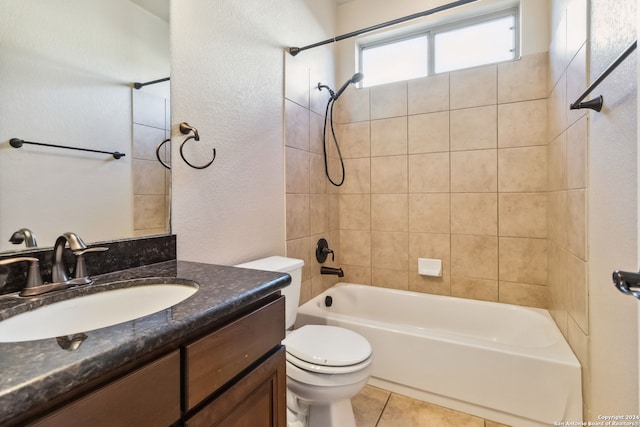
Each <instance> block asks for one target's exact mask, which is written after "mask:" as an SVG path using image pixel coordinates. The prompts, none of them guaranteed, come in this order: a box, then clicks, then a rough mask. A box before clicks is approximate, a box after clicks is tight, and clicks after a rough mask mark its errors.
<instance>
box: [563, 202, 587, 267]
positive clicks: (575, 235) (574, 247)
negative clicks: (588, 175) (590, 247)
mask: <svg viewBox="0 0 640 427" xmlns="http://www.w3.org/2000/svg"><path fill="white" fill-rule="evenodd" d="M567 209H568V214H569V216H568V218H567V220H568V221H567V222H568V224H567V225H568V228H567V249H569V252H571V253H572V254H574V255H575V256H577V257H578V258H580V259H583V260H586V259H587V192H586V190H571V191H568V192H567Z"/></svg>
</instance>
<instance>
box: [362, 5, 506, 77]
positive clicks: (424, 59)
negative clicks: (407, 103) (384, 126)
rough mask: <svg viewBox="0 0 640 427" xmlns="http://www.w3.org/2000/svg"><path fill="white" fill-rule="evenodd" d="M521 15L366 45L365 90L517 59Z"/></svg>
mask: <svg viewBox="0 0 640 427" xmlns="http://www.w3.org/2000/svg"><path fill="white" fill-rule="evenodd" d="M517 24H518V20H517V10H516V9H509V10H505V11H502V12H499V13H494V14H491V15H487V16H482V17H478V18H474V19H471V20H466V21H462V22H458V23H453V24H447V25H443V26H439V27H433V28H427V29H424V30H421V31H420V32H416V33H413V34H411V35H409V36H404V37H402V38H392V39H387V40H384V41H378V42H376V43H370V44H362V45H361V46H360V48H359V50H360V71H361V72H362V73H363V74H364V76H365V77H364V80H363V83H362V84H363V86H375V85H379V84H383V83H390V82H395V81H400V80H408V79H414V78H417V77H424V76H427V75H431V74H435V73H444V72H448V71H453V70H459V69H462V68H469V67H475V66H478V65H484V64H491V63H495V62H501V61H508V60H512V59H515V58H516V57H517V54H518V52H517V45H518V43H517V34H518V32H517Z"/></svg>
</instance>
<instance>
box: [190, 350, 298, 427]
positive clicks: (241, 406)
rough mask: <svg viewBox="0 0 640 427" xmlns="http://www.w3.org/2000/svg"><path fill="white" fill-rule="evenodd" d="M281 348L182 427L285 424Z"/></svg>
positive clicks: (283, 355)
mask: <svg viewBox="0 0 640 427" xmlns="http://www.w3.org/2000/svg"><path fill="white" fill-rule="evenodd" d="M285 369H286V367H285V349H284V346H281V347H280V349H279V350H277V351H276V352H275V353H274V354H273V355H271V356H270V357H269V358H268V359H266V360H265V361H264V362H262V363H261V364H260V365H259V366H257V367H256V368H255V369H254V370H252V371H251V372H250V373H249V374H247V375H246V376H244V377H242V379H240V380H239V381H238V382H237V383H235V384H233V386H231V388H230V389H228V390H227V391H225V392H224V393H223V394H222V395H221V396H220V397H218V398H216V399H215V400H214V401H212V402H210V403H209V404H207V405H206V406H205V407H203V408H202V409H201V410H200V411H199V412H198V413H197V414H195V415H194V416H193V417H191V418H190V419H189V420H188V421H187V422H186V423H185V426H186V427H211V426H216V427H236V426H251V427H284V426H286V424H287V412H286V399H287V392H286V382H287V376H286V372H285Z"/></svg>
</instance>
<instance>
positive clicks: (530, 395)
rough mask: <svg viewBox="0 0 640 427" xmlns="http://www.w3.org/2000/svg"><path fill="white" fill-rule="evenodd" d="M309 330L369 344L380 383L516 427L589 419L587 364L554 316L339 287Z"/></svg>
mask: <svg viewBox="0 0 640 427" xmlns="http://www.w3.org/2000/svg"><path fill="white" fill-rule="evenodd" d="M327 296H330V297H331V299H332V300H333V304H332V305H331V307H327V306H325V297H327ZM304 324H327V325H336V326H343V327H346V328H349V329H352V330H354V331H356V332H358V333H360V334H361V335H363V336H364V337H366V338H367V339H368V340H369V341H370V342H371V345H372V346H373V354H374V361H373V371H372V378H371V381H370V384H372V385H377V386H380V387H382V388H385V389H387V390H391V391H395V392H398V393H402V394H405V395H408V396H411V397H415V398H418V399H421V400H424V401H427V402H431V403H434V404H437V405H441V406H445V407H448V408H451V409H455V410H458V411H462V412H466V413H469V414H472V415H476V416H479V417H483V418H486V419H489V420H493V421H497V422H501V423H504V424H509V425H512V426H517V427H520V426H523V427H524V426H549V425H553V423H554V422H562V421H565V422H566V421H581V420H582V391H581V379H580V364H579V362H578V360H577V359H576V357H575V356H574V354H573V353H572V351H571V349H570V348H569V345H568V344H567V343H566V341H565V340H564V338H563V336H562V334H561V333H560V331H559V330H558V328H557V327H556V325H555V323H554V321H553V319H552V318H551V316H550V315H549V313H548V312H547V311H546V310H541V309H535V308H528V307H520V306H515V305H509V304H501V303H493V302H485V301H475V300H469V299H463V298H453V297H443V296H437V295H429V294H422V293H416V292H407V291H397V290H392V289H385V288H377V287H372V286H363V285H354V284H349V283H338V284H337V285H335V286H333V287H332V288H331V289H328V290H327V291H325V292H324V293H322V294H321V295H319V296H317V297H315V298H313V299H312V300H310V301H308V302H307V303H305V304H303V305H302V306H300V307H299V309H298V318H297V321H296V325H297V326H301V325H304Z"/></svg>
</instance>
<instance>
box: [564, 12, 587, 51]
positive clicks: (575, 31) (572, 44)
mask: <svg viewBox="0 0 640 427" xmlns="http://www.w3.org/2000/svg"><path fill="white" fill-rule="evenodd" d="M588 22H589V10H588V6H587V0H571V1H570V2H568V4H567V58H573V56H574V55H575V54H576V53H577V52H578V50H579V49H580V48H581V47H583V46H584V43H585V42H586V41H587V23H588Z"/></svg>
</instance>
